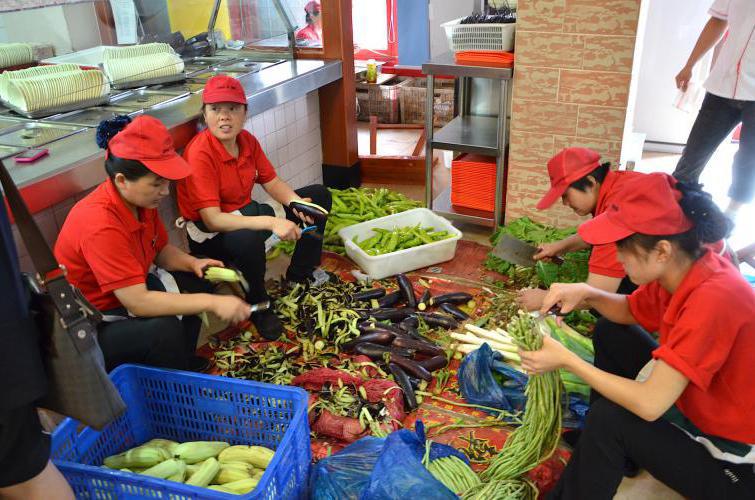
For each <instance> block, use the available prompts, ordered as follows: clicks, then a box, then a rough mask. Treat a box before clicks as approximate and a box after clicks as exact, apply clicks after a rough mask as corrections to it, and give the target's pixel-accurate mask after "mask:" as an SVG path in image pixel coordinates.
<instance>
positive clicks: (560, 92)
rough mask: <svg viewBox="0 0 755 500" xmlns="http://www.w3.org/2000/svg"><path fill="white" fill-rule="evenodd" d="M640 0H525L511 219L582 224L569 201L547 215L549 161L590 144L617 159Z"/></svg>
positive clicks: (512, 149) (518, 41)
mask: <svg viewBox="0 0 755 500" xmlns="http://www.w3.org/2000/svg"><path fill="white" fill-rule="evenodd" d="M639 11H640V0H520V1H519V6H518V14H517V15H518V19H517V32H516V57H517V60H516V69H515V72H514V93H513V105H512V120H511V133H510V141H511V144H510V149H509V173H508V188H507V198H506V205H507V206H506V217H507V219H509V220H510V219H512V218H516V217H521V216H524V215H527V216H530V217H533V218H535V219H537V220H540V221H542V222H547V223H550V224H557V225H571V224H575V223H577V222H579V218H578V217H577V216H576V215H574V213H573V212H572V211H571V210H569V209H567V208H564V207H563V206H561V204H560V203H558V206H555V207H554V208H551V209H550V210H547V211H544V212H539V211H537V210H536V209H535V204H536V203H537V201H538V200H539V199H540V197H541V196H542V195H543V194H544V193H545V191H546V190H547V189H548V186H549V183H548V176H547V173H546V167H545V165H546V162H547V161H548V159H549V158H550V157H551V156H552V155H553V154H555V153H556V152H558V151H559V150H561V149H562V148H565V147H570V146H585V147H590V148H593V149H595V150H596V151H598V152H599V153H600V154H601V156H602V157H603V158H604V159H605V160H608V161H611V162H612V163H613V164H617V162H618V160H619V156H620V153H621V142H622V135H623V131H624V122H625V118H626V115H627V101H628V96H629V86H630V79H631V72H632V62H633V55H634V46H635V35H636V32H637V21H638V17H639Z"/></svg>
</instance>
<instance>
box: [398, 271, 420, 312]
mask: <svg viewBox="0 0 755 500" xmlns="http://www.w3.org/2000/svg"><path fill="white" fill-rule="evenodd" d="M396 282H397V283H398V289H399V291H401V295H402V296H403V297H404V302H406V306H407V307H411V308H412V309H414V308H415V307H417V296H416V295H414V286H412V282H411V281H410V280H409V278H407V277H406V274H403V273H400V274H397V275H396Z"/></svg>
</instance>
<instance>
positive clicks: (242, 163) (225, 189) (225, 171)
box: [178, 75, 331, 339]
mask: <svg viewBox="0 0 755 500" xmlns="http://www.w3.org/2000/svg"><path fill="white" fill-rule="evenodd" d="M202 102H203V105H202V115H203V117H204V120H205V122H206V123H207V129H205V130H203V131H202V132H200V133H199V134H197V135H196V137H194V138H193V139H192V140H191V142H190V143H189V144H188V145H187V146H186V150H185V151H184V157H185V158H186V160H187V161H188V162H189V163H190V164H191V166H192V173H191V175H190V176H189V177H187V178H186V179H184V180H183V181H181V182H180V183H179V184H178V207H179V209H180V211H181V216H182V217H183V219H184V220H185V221H188V222H187V230H188V234H189V247H190V248H191V251H192V253H194V254H196V255H208V256H211V257H214V258H216V259H221V260H223V261H225V262H228V263H229V264H232V265H234V266H235V267H236V268H238V269H239V270H240V271H241V272H242V274H243V275H244V278H245V279H246V281H247V282H248V283H249V292H248V294H247V301H248V302H250V303H252V304H256V303H259V302H263V301H266V300H269V299H270V297H269V296H268V295H267V292H266V291H265V265H266V263H265V240H266V239H267V238H268V237H270V235H271V233H275V234H276V235H277V236H278V237H280V238H281V239H283V240H298V242H297V244H296V249H295V250H294V254H293V257H292V259H291V265H290V266H289V268H288V271H287V272H286V279H287V280H289V281H294V282H304V281H307V280H309V279H311V278H312V272H313V271H314V270H315V268H316V267H317V266H318V264H319V263H320V256H321V254H322V239H318V238H314V237H311V236H305V237H303V238H301V236H302V235H301V230H300V228H299V225H298V224H299V223H300V222H305V223H307V224H313V222H314V221H313V220H312V219H310V218H308V217H305V216H304V215H303V214H301V213H300V212H298V211H295V210H293V209H291V208H290V207H289V205H290V204H291V202H293V201H297V200H306V201H314V203H315V204H317V205H318V206H319V207H322V208H323V209H324V210H325V213H327V211H328V210H330V203H331V198H330V192H329V191H328V190H327V189H326V188H325V187H323V186H321V185H313V186H307V187H304V188H301V189H297V190H296V191H294V190H293V189H291V187H290V186H289V185H288V184H286V183H285V182H284V181H283V180H281V179H280V178H278V176H277V175H276V173H275V169H274V168H273V165H272V164H271V163H270V160H268V159H267V157H266V156H265V153H264V152H263V151H262V147H261V146H260V143H259V142H258V141H257V139H256V138H255V137H254V136H253V135H252V134H250V133H249V132H248V131H246V130H244V121H245V120H246V110H247V106H246V95H245V93H244V89H243V87H242V86H241V84H240V83H239V82H238V80H236V79H235V78H231V77H228V76H225V75H221V76H215V77H213V78H211V79H210V80H209V81H208V82H207V85H206V86H205V90H204V92H203V93H202ZM255 183H259V184H261V185H262V187H263V189H264V190H265V191H266V192H267V193H268V194H269V195H270V197H272V198H273V199H274V200H275V201H277V202H279V203H280V204H281V205H283V207H284V208H285V212H286V218H282V217H275V213H274V211H273V209H272V208H271V207H270V206H269V205H267V204H260V203H257V202H256V201H252V189H253V187H254V184H255ZM316 225H317V231H318V233H319V234H320V235H321V234H323V232H324V230H325V217H324V216H323V217H322V219H321V220H319V221H318V222H317V224H316ZM300 238H301V239H300ZM252 322H253V323H254V325H255V327H256V328H257V331H258V332H259V333H260V334H261V335H262V336H264V337H265V338H268V339H277V338H278V337H279V336H280V334H281V333H282V332H283V325H282V324H281V322H280V320H279V319H278V317H277V316H276V315H275V314H274V313H273V312H272V311H271V310H264V311H258V312H255V313H254V314H252Z"/></svg>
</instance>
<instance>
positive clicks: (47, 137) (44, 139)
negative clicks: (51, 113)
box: [0, 122, 86, 148]
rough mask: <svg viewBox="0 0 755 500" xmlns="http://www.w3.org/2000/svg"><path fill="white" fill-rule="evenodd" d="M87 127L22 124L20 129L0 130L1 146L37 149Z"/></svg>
mask: <svg viewBox="0 0 755 500" xmlns="http://www.w3.org/2000/svg"><path fill="white" fill-rule="evenodd" d="M83 130H86V127H82V126H80V125H65V124H62V123H44V122H21V123H20V126H19V127H8V128H5V129H3V130H0V144H2V145H5V146H18V147H26V148H36V147H39V146H43V145H45V144H49V143H51V142H53V141H57V140H59V139H62V138H64V137H68V136H69V135H73V134H77V133H79V132H81V131H83Z"/></svg>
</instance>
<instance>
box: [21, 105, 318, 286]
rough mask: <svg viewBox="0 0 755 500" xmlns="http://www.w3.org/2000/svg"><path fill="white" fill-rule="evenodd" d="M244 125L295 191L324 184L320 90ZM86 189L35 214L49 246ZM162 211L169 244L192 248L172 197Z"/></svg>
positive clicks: (28, 266) (25, 260)
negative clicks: (187, 240)
mask: <svg viewBox="0 0 755 500" xmlns="http://www.w3.org/2000/svg"><path fill="white" fill-rule="evenodd" d="M245 128H246V129H247V130H249V131H250V132H251V133H252V134H254V135H255V136H256V137H257V139H259V141H260V144H261V145H262V149H263V151H265V154H266V155H267V156H268V158H270V161H271V162H272V163H273V165H274V166H275V169H276V171H277V173H278V176H279V177H280V178H281V179H283V180H284V181H286V182H288V183H289V184H290V185H291V187H293V188H294V189H297V188H300V187H304V186H307V185H309V184H315V183H317V184H322V146H321V142H320V108H319V99H318V94H317V91H315V92H310V93H309V94H307V95H306V96H304V97H300V98H298V99H295V100H293V101H291V102H288V103H285V104H281V105H280V106H278V107H277V108H273V109H271V110H269V111H266V112H264V113H262V114H260V115H257V116H253V117H250V118H249V119H248V120H247V122H246V126H245ZM103 176H104V168H103ZM88 193H89V190H88V191H86V192H84V193H79V194H78V195H76V196H74V197H73V198H70V199H68V200H65V201H63V202H61V203H59V204H57V205H55V206H53V207H50V208H48V209H46V210H43V211H42V212H39V213H37V214H34V219H35V220H36V221H37V224H38V225H39V227H40V229H41V231H42V234H43V235H44V237H45V239H46V240H47V242H48V243H49V244H50V246H53V245H54V244H55V240H56V239H57V237H58V232H59V231H60V228H61V227H62V226H63V222H64V221H65V219H66V216H67V215H68V212H70V210H71V208H73V205H74V203H76V202H77V201H79V200H80V199H82V198H83V197H84V196H86V195H87V194H88ZM252 197H253V199H255V200H257V201H260V202H265V201H267V200H268V199H269V197H268V196H267V194H266V193H265V192H264V191H263V190H262V189H260V188H259V187H255V189H254V191H253V195H252ZM159 211H160V217H161V218H162V220H163V222H164V223H165V226H166V229H167V230H168V236H169V238H170V242H171V243H173V244H174V245H177V246H179V247H181V248H183V249H188V245H187V243H186V233H185V231H184V230H182V229H178V228H176V227H175V224H174V222H175V220H176V217H178V215H177V212H176V203H175V199H174V197H172V196H170V197H168V198H165V199H164V200H163V201H162V203H161V204H160V207H159ZM12 229H13V236H14V239H15V241H16V248H17V249H18V255H19V261H20V264H21V270H22V271H27V272H33V266H32V262H31V258H30V257H29V254H28V252H27V251H26V247H25V246H24V244H23V243H22V242H21V238H20V234H19V233H18V229H17V228H16V227H15V226H13V228H12Z"/></svg>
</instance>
